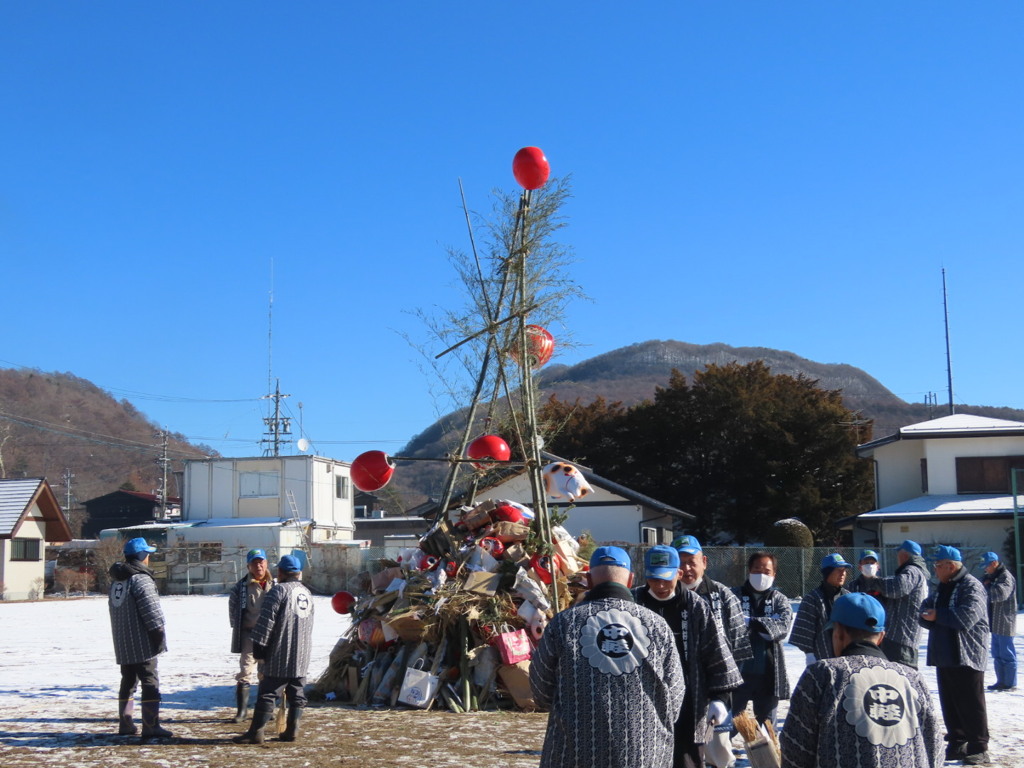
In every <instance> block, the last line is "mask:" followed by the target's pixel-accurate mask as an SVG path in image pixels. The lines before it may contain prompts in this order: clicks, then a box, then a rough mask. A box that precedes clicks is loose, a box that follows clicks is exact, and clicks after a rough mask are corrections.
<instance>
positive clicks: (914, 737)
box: [779, 592, 942, 768]
mask: <svg viewBox="0 0 1024 768" xmlns="http://www.w3.org/2000/svg"><path fill="white" fill-rule="evenodd" d="M830 627H831V630H832V634H831V637H832V646H833V649H832V654H831V658H828V659H823V660H821V661H818V662H815V663H814V664H811V665H810V666H808V667H807V668H806V669H805V670H804V673H803V675H801V677H800V680H799V681H798V682H797V684H796V688H795V689H794V690H793V697H792V699H791V700H790V705H789V714H788V715H787V717H786V725H785V727H784V728H783V730H782V736H781V737H780V739H779V744H780V747H781V749H782V765H783V766H785V768H845V767H846V766H852V765H856V766H859V768H883V767H884V768H888V767H889V766H899V767H900V768H934V766H936V765H938V764H940V763H941V750H942V740H941V738H940V736H939V729H938V723H937V722H936V718H935V710H934V707H933V705H932V700H931V696H930V695H929V693H928V686H927V685H926V684H925V682H924V680H923V678H922V677H921V674H920V673H919V672H918V671H917V670H916V669H911V668H910V667H907V666H906V665H903V664H897V663H895V662H892V661H889V660H888V659H886V657H885V654H884V653H882V651H881V649H880V648H879V647H878V646H879V643H881V641H882V638H883V636H884V635H885V628H886V616H885V609H884V608H883V607H882V604H881V603H879V602H878V601H877V600H876V599H875V598H873V597H872V596H871V595H867V594H864V593H860V592H855V593H849V594H846V595H842V596H840V597H838V598H836V601H835V603H833V605H832V613H831V616H830Z"/></svg>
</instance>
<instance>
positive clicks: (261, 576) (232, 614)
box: [228, 549, 276, 723]
mask: <svg viewBox="0 0 1024 768" xmlns="http://www.w3.org/2000/svg"><path fill="white" fill-rule="evenodd" d="M245 563H246V564H245V567H246V571H247V573H246V574H245V576H243V577H242V578H240V579H239V580H238V582H237V583H236V584H235V586H234V587H232V589H231V592H230V594H229V595H228V621H229V622H230V624H231V652H232V653H237V654H238V673H237V674H236V675H235V706H236V707H237V711H236V712H235V717H234V719H233V722H236V723H244V722H245V720H246V718H247V717H248V716H249V685H250V682H249V681H250V680H251V679H252V677H253V675H258V677H257V682H259V678H261V677H263V673H262V670H261V669H260V667H262V666H263V665H262V664H260V663H259V662H258V661H256V657H255V656H253V655H252V630H253V628H254V627H255V626H256V620H257V619H258V618H259V617H260V609H261V608H262V607H263V598H265V597H266V596H267V593H268V592H269V591H270V588H271V587H272V586H274V584H275V583H276V582H275V581H274V577H273V576H271V575H270V571H269V570H267V553H266V552H264V551H263V550H262V549H250V550H249V552H248V553H247V554H246V556H245Z"/></svg>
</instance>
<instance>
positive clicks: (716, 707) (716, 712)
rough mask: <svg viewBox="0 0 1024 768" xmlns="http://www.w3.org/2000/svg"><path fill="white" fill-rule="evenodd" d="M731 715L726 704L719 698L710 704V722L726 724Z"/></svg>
mask: <svg viewBox="0 0 1024 768" xmlns="http://www.w3.org/2000/svg"><path fill="white" fill-rule="evenodd" d="M730 717H731V715H730V714H729V710H728V709H726V708H725V704H724V703H722V702H721V701H718V700H717V699H716V700H715V701H712V702H711V703H710V704H708V722H709V723H711V724H712V725H725V724H726V723H727V722H728V720H729V718H730Z"/></svg>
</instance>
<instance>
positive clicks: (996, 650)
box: [981, 552, 1017, 691]
mask: <svg viewBox="0 0 1024 768" xmlns="http://www.w3.org/2000/svg"><path fill="white" fill-rule="evenodd" d="M981 567H982V568H984V569H985V578H983V579H982V580H981V583H982V585H983V586H984V587H985V592H986V593H987V594H988V621H989V624H990V625H991V627H992V662H993V665H994V666H995V669H996V681H995V683H994V684H993V685H990V686H989V687H988V689H989V690H990V691H1012V690H1013V689H1014V688H1016V687H1017V649H1016V648H1014V647H1013V636H1014V635H1015V634H1017V600H1016V596H1017V582H1016V581H1014V578H1013V576H1012V575H1011V574H1010V571H1009V570H1007V568H1006V566H1005V565H1003V564H1002V563H1001V562H999V555H997V554H996V553H995V552H986V553H985V554H984V555H983V556H982V558H981Z"/></svg>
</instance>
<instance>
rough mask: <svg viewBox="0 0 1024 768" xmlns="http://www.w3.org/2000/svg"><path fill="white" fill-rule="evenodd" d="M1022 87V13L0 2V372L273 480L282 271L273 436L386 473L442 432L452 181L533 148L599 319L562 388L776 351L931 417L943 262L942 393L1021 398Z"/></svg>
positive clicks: (909, 5)
mask: <svg viewBox="0 0 1024 768" xmlns="http://www.w3.org/2000/svg"><path fill="white" fill-rule="evenodd" d="M1021 72H1024V5H1020V4H1018V3H1010V2H989V3H982V4H966V3H936V2H901V3H886V2H865V3H822V2H782V3H754V2H731V3H708V2H674V3H643V4H634V5H631V6H627V5H624V4H621V3H614V4H613V3H600V2H599V3H594V2H590V3H585V4H584V3H576V2H564V3H534V2H521V3H516V4H500V5H499V4H494V3H472V4H471V3H411V2H409V3H378V4H373V5H372V7H371V6H370V5H369V4H367V5H359V6H357V5H356V4H353V3H345V2H304V3H269V2H244V3H243V2H216V3H210V2H190V1H188V0H182V1H179V2H175V3H138V2H103V3H83V2H47V1H46V0H36V1H35V2H31V3H25V2H15V1H14V0H7V1H6V2H0V114H2V116H3V117H2V119H0V264H2V275H3V281H2V282H3V285H4V290H3V293H2V295H3V301H2V302H0V323H2V327H3V328H4V333H3V334H2V336H0V366H4V367H16V366H27V367H31V368H39V369H42V370H45V371H53V370H56V371H69V372H71V373H74V374H75V375H77V376H81V377H83V378H86V379H89V380H91V381H93V382H95V383H96V384H97V385H99V386H101V387H104V388H106V389H108V390H110V391H111V392H112V393H113V394H115V395H116V396H117V397H126V398H127V399H129V400H131V401H132V402H133V403H135V404H136V406H137V407H139V408H140V409H141V410H142V411H143V412H145V413H146V414H147V415H149V416H150V417H152V418H153V419H154V420H155V421H156V422H158V423H160V424H165V425H166V426H168V427H169V428H170V429H172V430H174V431H178V432H181V433H183V434H185V435H186V436H188V437H190V438H192V439H194V440H196V441H199V442H205V443H207V444H209V445H211V446H213V447H214V448H216V449H217V450H220V451H221V452H222V453H225V454H228V455H252V454H258V452H259V450H258V445H257V441H258V440H259V438H260V437H261V432H262V424H261V421H260V419H261V418H262V416H263V415H265V413H266V408H267V403H266V401H259V400H258V399H257V398H259V396H261V395H264V394H266V393H267V391H268V390H267V386H268V370H269V368H270V364H269V361H268V343H267V337H268V322H267V321H268V297H269V293H270V289H271V272H273V283H272V284H273V294H274V314H273V329H274V345H273V360H272V370H273V374H274V376H276V377H280V379H281V388H282V391H284V392H286V393H290V394H291V395H292V397H291V398H289V399H288V401H286V402H287V406H288V409H289V412H290V414H291V415H292V416H294V417H295V419H296V422H298V420H299V409H298V407H297V406H298V403H299V402H302V403H303V409H302V421H303V424H304V427H305V431H306V433H307V435H308V437H309V438H310V439H311V440H312V441H313V444H314V446H315V447H316V448H317V449H318V452H320V453H322V454H326V455H331V456H334V457H336V458H340V459H351V458H352V457H354V456H355V455H356V454H358V453H360V452H361V451H363V450H366V449H369V448H375V447H379V448H382V449H384V450H390V451H395V450H397V448H398V447H400V446H401V445H402V444H404V443H405V441H407V440H408V439H409V438H410V437H411V436H412V435H414V434H415V433H417V432H418V431H420V430H422V429H423V428H425V427H426V426H427V425H428V424H429V423H430V422H432V421H433V420H434V418H435V417H436V416H437V415H438V414H439V413H442V412H447V411H448V410H450V409H451V407H452V406H453V403H451V402H445V401H439V400H435V399H434V396H433V395H432V394H431V386H430V382H429V381H428V380H427V377H426V376H425V374H424V373H423V372H422V370H421V355H420V353H419V352H417V351H416V350H415V349H414V348H413V347H411V346H410V344H409V342H408V341H407V340H406V338H405V337H406V336H409V337H412V339H413V340H414V341H416V340H418V341H419V342H421V343H427V342H428V334H427V332H426V329H425V328H423V327H422V324H421V323H420V321H419V320H417V319H416V318H415V316H414V315H413V314H412V310H415V309H416V308H424V309H427V310H430V308H431V307H434V306H450V305H452V304H453V303H461V302H462V297H461V295H460V293H459V291H458V289H457V286H456V285H455V276H454V273H453V271H452V269H451V267H450V266H449V264H448V262H447V259H446V250H445V249H446V247H448V246H455V247H458V248H466V247H467V244H468V243H467V237H466V232H465V222H464V219H463V216H462V212H461V208H460V198H459V190H458V179H459V178H460V177H461V178H462V180H463V183H464V185H465V188H466V195H467V198H468V202H469V205H470V207H471V208H473V209H476V210H480V211H487V210H489V208H490V200H489V197H488V195H489V192H490V190H491V189H493V188H495V187H502V188H505V189H513V188H514V187H515V185H514V180H513V179H512V175H511V170H510V166H511V159H512V156H513V155H514V153H515V151H516V150H517V149H519V148H520V147H522V146H526V145H536V146H540V147H542V148H543V149H544V150H545V152H546V154H547V157H548V158H549V160H550V161H551V164H552V170H553V173H555V174H558V175H564V174H569V173H571V174H572V176H573V187H574V195H575V196H574V198H573V199H572V201H571V202H570V204H569V205H568V206H567V209H566V213H567V215H568V217H569V227H568V228H567V229H566V230H564V231H563V233H562V237H561V240H562V242H564V243H565V244H567V245H569V246H571V247H572V248H574V249H575V252H576V256H577V258H578V264H577V265H576V277H577V279H578V280H579V282H580V284H581V285H582V286H583V288H584V290H585V291H586V293H587V294H588V295H589V296H590V298H591V301H589V302H578V303H575V304H573V305H572V306H571V307H570V309H569V313H568V316H567V318H566V326H567V327H566V328H565V329H552V331H553V332H554V333H555V335H556V337H557V336H558V335H559V333H570V332H571V334H572V336H573V338H574V340H575V342H576V343H577V344H578V345H579V346H578V347H577V348H575V349H572V350H570V351H568V352H563V354H562V355H561V356H559V357H557V358H556V360H557V361H558V362H563V363H569V364H571V363H573V362H577V361H579V360H582V359H585V358H588V357H591V356H593V355H596V354H600V353H602V352H606V351H608V350H611V349H615V348H617V347H620V346H624V345H627V344H631V343H634V342H639V341H644V340H647V339H652V338H660V339H678V340H681V341H687V342H692V343H700V344H702V343H712V342H724V343H727V344H731V345H734V346H766V347H775V348H779V349H785V350H790V351H792V352H795V353H796V354H799V355H802V356H804V357H807V358H810V359H812V360H817V361H821V362H842V363H849V364H852V365H855V366H858V367H860V368H863V369H864V370H865V371H867V372H868V373H870V374H872V375H873V376H875V377H876V378H878V379H879V380H880V381H881V382H882V383H883V384H884V385H885V386H887V387H889V388H890V389H891V390H893V391H894V392H895V393H897V394H898V395H900V396H901V397H903V398H904V399H906V400H911V401H920V400H922V399H923V398H924V396H925V393H927V392H936V393H937V395H938V399H939V402H940V403H942V402H945V400H946V391H945V387H946V368H945V342H944V337H943V326H942V322H943V314H942V313H943V307H942V293H941V269H942V268H945V269H946V271H947V280H948V283H949V305H950V321H951V325H952V347H953V358H954V362H953V374H954V390H955V394H956V400H957V402H959V403H972V404H984V405H1009V406H1014V407H1018V408H1024V392H1022V390H1021V387H1020V386H1019V384H1018V380H1019V379H1020V378H1021V376H1022V374H1024V361H1022V360H1021V358H1020V356H1019V354H1017V353H1015V352H1014V350H1015V347H1016V345H1015V344H1013V342H1012V339H1013V337H1014V333H1015V331H1016V329H1017V328H1018V327H1019V320H1018V315H1019V310H1018V308H1017V304H1018V301H1017V300H1016V299H1015V298H1014V297H1015V296H1016V294H1015V293H1014V291H1015V290H1016V289H1015V288H1014V287H1013V286H1015V285H1018V284H1019V279H1018V270H1019V268H1020V267H1019V265H1020V255H1021V250H1022V244H1024V235H1022V219H1021V211H1022V210H1024V149H1022V146H1024V145H1022V142H1021V136H1024V100H1022V98H1021V95H1022V94H1021V79H1020V78H1021ZM271 264H273V268H271ZM438 351H439V350H438ZM218 401H219V402H218ZM225 401H235V402H225Z"/></svg>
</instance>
